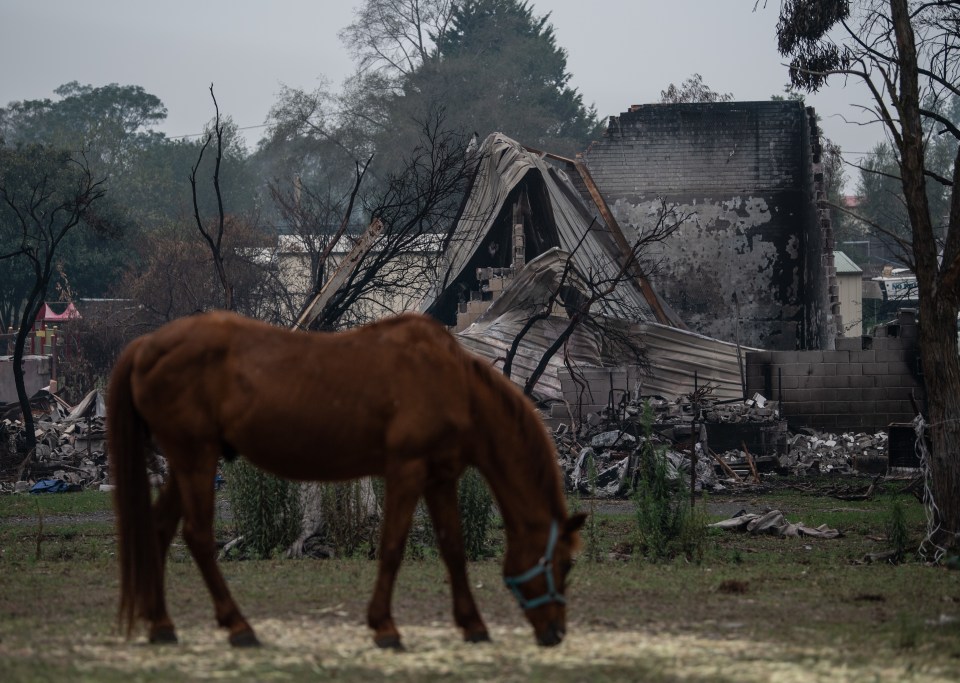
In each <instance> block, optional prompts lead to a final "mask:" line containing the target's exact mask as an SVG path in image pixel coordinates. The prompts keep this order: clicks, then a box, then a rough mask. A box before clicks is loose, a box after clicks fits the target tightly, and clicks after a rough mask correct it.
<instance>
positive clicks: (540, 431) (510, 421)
mask: <svg viewBox="0 0 960 683" xmlns="http://www.w3.org/2000/svg"><path fill="white" fill-rule="evenodd" d="M466 353H467V355H468V356H469V363H468V367H469V370H470V374H471V375H472V376H473V377H472V378H471V379H472V380H474V381H478V382H482V383H483V384H484V385H485V386H486V387H487V388H488V389H489V390H490V392H491V394H492V395H493V396H494V399H495V400H496V401H498V403H497V405H496V408H498V409H499V410H500V411H502V415H501V416H500V417H502V420H503V422H504V423H505V424H506V425H510V426H514V425H515V426H516V428H517V429H518V430H519V435H520V441H521V443H522V446H523V447H524V451H525V452H524V453H517V454H514V456H515V457H518V458H523V462H524V463H525V464H526V465H527V466H528V468H529V472H527V473H526V475H527V476H529V477H531V481H540V482H543V483H544V484H545V485H547V486H550V487H551V489H552V490H551V491H550V496H549V498H550V502H551V505H554V506H556V507H559V508H560V509H555V510H553V513H554V514H555V515H558V516H561V517H563V516H565V515H566V501H565V498H564V494H563V484H562V480H561V478H560V476H558V475H559V472H558V468H557V454H556V449H555V447H554V445H553V441H552V440H551V439H550V436H549V435H548V433H547V429H546V425H545V424H544V423H543V421H542V420H541V419H540V416H539V414H538V413H537V411H536V408H535V407H534V406H533V404H532V402H531V401H530V399H529V398H528V397H527V396H525V395H524V394H523V392H522V391H520V388H519V387H518V386H517V385H516V384H514V383H513V382H511V381H510V380H509V379H507V377H506V376H504V375H503V374H502V373H500V372H498V371H497V369H496V368H494V367H493V366H491V365H490V364H489V363H488V362H487V361H486V360H484V359H481V358H478V357H476V356H474V355H473V354H471V353H469V352H466ZM474 401H476V398H474ZM488 410H489V409H486V410H484V411H483V412H484V413H486V412H488ZM477 412H478V411H476V410H475V411H474V414H477ZM491 432H492V433H491V439H492V440H493V441H495V440H496V434H495V432H493V430H492V429H491ZM561 513H562V514H561Z"/></svg>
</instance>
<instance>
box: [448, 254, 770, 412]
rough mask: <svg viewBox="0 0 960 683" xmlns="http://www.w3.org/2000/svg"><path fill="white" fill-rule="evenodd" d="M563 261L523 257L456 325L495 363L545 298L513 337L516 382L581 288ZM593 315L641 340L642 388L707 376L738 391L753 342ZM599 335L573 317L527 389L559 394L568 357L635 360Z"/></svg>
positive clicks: (677, 385) (649, 390) (670, 391)
mask: <svg viewBox="0 0 960 683" xmlns="http://www.w3.org/2000/svg"><path fill="white" fill-rule="evenodd" d="M569 265H570V264H569V254H568V253H566V252H564V251H562V250H560V249H551V250H549V251H547V252H546V253H544V254H542V255H540V256H539V257H537V258H536V259H534V260H532V261H530V262H529V263H527V264H526V266H524V268H523V269H522V270H520V271H519V272H518V273H517V274H516V275H515V276H514V278H513V279H512V280H511V281H510V282H509V284H507V286H506V288H505V289H504V290H503V292H502V293H501V294H500V295H499V296H498V297H497V298H496V299H495V300H494V301H493V302H492V303H491V304H490V306H489V308H488V309H487V311H486V312H485V313H483V314H482V315H481V316H480V317H479V318H478V319H477V320H476V321H475V322H474V323H473V324H472V325H470V326H469V327H467V328H466V329H465V330H462V331H461V332H458V333H457V337H458V339H459V340H460V342H461V343H462V344H463V345H464V346H466V347H467V348H469V349H471V350H472V351H474V352H475V353H477V354H478V355H480V356H483V357H484V358H487V359H489V360H490V361H491V362H495V363H496V364H497V365H498V366H500V367H502V365H503V361H504V359H505V358H506V356H507V353H508V351H509V349H510V347H511V345H512V344H513V342H514V340H515V339H516V338H517V336H518V335H520V334H521V332H522V330H523V329H524V326H525V325H526V324H527V321H529V320H531V319H532V318H533V317H534V316H535V315H536V314H542V313H544V312H546V311H547V307H548V306H551V307H552V310H551V311H550V315H549V316H548V317H546V318H544V319H542V320H537V321H536V322H535V323H534V325H533V326H532V327H531V328H530V330H529V331H527V332H526V333H525V334H524V336H523V337H522V339H521V342H520V344H519V345H518V348H517V351H516V355H515V357H514V360H513V370H512V373H511V377H512V379H513V380H514V381H515V382H517V383H518V384H524V383H525V382H526V381H527V379H528V378H529V377H530V375H531V374H532V372H533V370H534V368H536V366H537V364H538V363H539V362H540V359H541V358H543V357H544V355H545V354H546V352H547V350H548V349H549V348H550V346H551V345H552V344H553V342H554V341H555V340H557V339H558V338H560V336H561V335H562V334H563V333H564V331H565V330H566V329H567V327H568V326H569V325H570V319H569V317H568V315H567V310H566V307H565V304H569V303H570V299H571V298H574V297H576V296H577V293H578V292H579V295H580V296H586V293H585V292H583V291H582V290H581V289H580V287H582V279H581V276H580V274H579V273H577V272H576V271H575V270H573V271H570V270H568V266H569ZM556 292H562V293H565V294H566V299H567V300H564V299H563V298H562V297H557V298H554V294H555V293H556ZM552 299H553V300H552ZM600 322H601V323H602V324H603V326H604V327H605V328H606V330H605V332H606V334H607V335H610V334H611V333H613V332H615V333H616V334H617V336H621V337H630V338H633V339H636V340H639V341H640V342H641V343H642V346H643V350H644V357H643V359H642V364H643V369H642V370H641V371H640V374H639V382H638V384H639V386H638V387H636V389H637V390H638V391H639V392H640V393H641V394H642V395H648V396H649V395H659V396H664V397H666V398H670V399H674V398H677V397H679V396H681V395H683V394H687V393H690V392H692V391H694V388H695V387H703V386H705V385H707V384H710V385H712V386H713V387H714V391H713V394H712V396H713V398H715V399H719V400H726V399H735V398H740V397H742V395H743V389H742V377H741V369H740V368H741V363H740V360H741V357H742V354H743V353H746V352H747V351H753V350H755V349H750V348H741V349H739V351H738V349H737V346H736V345H735V344H730V343H728V342H724V341H720V340H718V339H712V338H710V337H705V336H703V335H700V334H697V333H695V332H690V331H689V330H681V329H677V328H674V327H670V326H668V325H661V324H659V323H655V322H650V321H640V322H632V321H625V320H622V319H616V318H606V317H604V318H602V319H601V321H600ZM604 337H605V334H604V332H602V331H600V330H599V329H598V328H597V327H596V326H595V325H589V326H588V325H582V324H581V325H578V326H577V327H576V328H575V329H574V332H573V334H572V335H571V337H570V339H569V340H567V342H566V344H565V345H564V348H563V349H561V350H560V351H558V352H557V353H556V354H554V355H553V357H552V358H550V360H549V363H548V365H547V369H546V371H545V372H544V373H543V375H542V376H541V377H540V379H539V380H538V382H537V385H536V387H535V389H534V391H533V394H534V396H535V397H536V398H537V399H539V400H541V401H548V402H549V401H559V400H562V397H563V392H562V390H561V382H560V377H561V375H562V373H561V370H563V369H564V368H565V364H566V363H567V362H569V363H570V365H571V366H572V367H573V368H578V367H601V366H609V365H614V366H628V365H631V366H632V365H638V364H640V363H641V359H639V358H637V356H636V355H635V354H633V353H632V352H631V351H630V350H629V349H627V348H623V347H618V346H617V345H616V344H613V343H611V341H610V339H609V338H604Z"/></svg>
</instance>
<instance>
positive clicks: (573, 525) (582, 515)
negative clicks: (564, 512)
mask: <svg viewBox="0 0 960 683" xmlns="http://www.w3.org/2000/svg"><path fill="white" fill-rule="evenodd" d="M586 521H587V513H586V512H578V513H576V514H574V515H571V516H570V518H569V519H568V520H567V523H566V526H565V527H564V533H566V534H567V535H568V536H569V535H570V534H572V533H573V532H574V531H579V529H580V527H582V526H583V523H584V522H586Z"/></svg>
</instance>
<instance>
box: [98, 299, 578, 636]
mask: <svg viewBox="0 0 960 683" xmlns="http://www.w3.org/2000/svg"><path fill="white" fill-rule="evenodd" d="M107 432H108V439H109V454H110V462H111V466H112V473H113V482H114V484H115V486H116V488H115V490H114V504H115V508H116V517H117V528H118V535H119V557H120V578H121V581H120V619H121V622H122V623H123V624H124V625H125V627H126V631H127V634H128V635H129V634H130V632H131V631H132V629H133V626H134V623H135V621H136V620H137V618H138V617H142V618H144V619H145V620H146V621H147V622H148V623H149V638H150V641H151V642H175V641H176V634H175V631H174V627H173V622H172V621H171V620H170V617H169V615H168V613H167V607H166V600H165V597H164V569H165V564H166V557H167V551H168V549H169V547H170V542H171V540H172V539H173V536H174V534H175V533H176V530H177V526H178V525H179V523H180V521H181V519H182V520H183V537H184V539H185V541H186V544H187V547H188V548H189V549H190V552H191V554H192V555H193V559H194V560H195V561H196V563H197V565H198V566H199V568H200V572H201V573H202V575H203V578H204V581H205V582H206V585H207V588H208V589H209V591H210V593H211V595H212V597H213V603H214V611H215V614H216V619H217V622H218V623H219V624H220V625H221V626H223V627H224V628H226V629H228V630H229V633H230V643H231V644H233V645H238V646H242V645H256V644H257V642H258V641H257V638H256V636H255V635H254V632H253V629H252V628H251V627H250V625H249V624H248V623H247V621H246V619H244V617H243V616H242V615H241V613H240V610H239V608H238V607H237V604H236V603H235V602H234V600H233V598H232V597H231V596H230V591H229V590H228V588H227V584H226V582H225V581H224V578H223V575H222V574H221V573H220V569H219V567H218V566H217V562H216V545H215V543H214V535H213V513H214V485H213V484H214V477H215V475H216V469H217V461H218V460H219V458H220V457H221V456H225V457H227V458H232V457H235V456H236V455H238V454H240V455H242V456H243V457H244V458H246V459H247V460H249V461H250V462H251V463H253V464H254V465H256V466H257V467H260V468H262V469H263V470H265V471H268V472H271V473H273V474H276V475H278V476H281V477H286V478H290V479H298V480H324V481H335V480H345V479H353V478H356V477H364V476H378V477H383V479H384V480H385V482H386V486H385V490H386V493H385V500H384V515H383V527H382V537H381V541H380V562H379V571H378V575H377V582H376V586H375V587H374V591H373V597H372V598H371V600H370V604H369V608H368V612H367V623H368V624H369V625H370V627H371V628H372V629H373V630H374V640H375V642H376V644H377V645H379V646H381V647H397V648H399V647H401V645H400V634H399V632H398V631H397V628H396V626H395V625H394V622H393V617H392V615H391V610H390V602H391V595H392V593H393V585H394V580H395V578H396V574H397V570H398V568H399V566H400V561H401V558H402V556H403V549H404V545H405V543H406V538H407V533H408V531H409V529H410V523H411V519H412V516H413V513H414V509H415V507H416V504H417V501H418V500H419V498H420V497H421V496H423V497H424V498H425V499H426V503H427V508H428V510H429V512H430V517H431V519H432V521H433V525H434V529H435V531H436V537H437V540H438V543H439V546H440V552H441V555H442V557H443V559H444V562H445V563H446V565H447V569H448V571H449V574H450V584H451V587H452V592H453V616H454V620H455V621H456V623H457V625H458V626H460V628H461V629H462V630H463V635H464V638H465V639H466V640H468V641H474V642H476V641H484V640H488V639H489V636H488V634H487V628H486V626H485V625H484V623H483V620H482V619H481V617H480V614H479V612H478V611H477V606H476V604H475V603H474V600H473V596H472V595H471V593H470V588H469V584H468V581H467V574H466V563H465V560H464V552H463V540H462V535H461V529H460V518H459V513H458V509H457V488H456V485H457V480H458V478H459V477H460V475H461V473H462V472H463V470H464V468H465V467H467V466H468V465H472V466H474V467H476V468H477V469H478V470H479V471H480V472H481V474H482V475H483V476H484V477H485V478H486V480H487V482H488V483H489V485H490V488H491V490H492V491H493V493H494V496H495V497H496V499H497V502H498V504H499V507H500V511H501V514H502V515H503V520H504V526H505V529H506V537H507V551H506V556H505V558H504V563H503V570H504V577H505V581H506V582H507V585H508V587H509V588H510V589H511V591H512V592H513V593H514V594H515V595H516V596H517V599H518V600H519V601H520V605H521V608H523V609H524V610H525V613H526V616H527V618H528V620H529V621H530V623H531V625H532V626H533V628H534V631H535V633H536V637H537V641H538V642H539V643H540V644H541V645H555V644H556V643H559V642H560V640H561V639H562V638H563V635H564V632H565V629H566V614H565V599H564V597H563V593H564V582H565V578H566V575H567V572H568V571H569V569H570V565H571V554H572V552H573V551H574V550H575V548H576V546H577V543H578V529H579V528H580V526H581V525H582V524H583V520H584V517H583V516H582V515H574V516H572V517H568V515H567V509H566V504H565V500H564V496H563V489H562V486H561V476H560V471H559V467H558V465H557V461H556V456H555V452H554V448H553V444H552V442H551V440H550V439H549V437H548V435H547V433H546V430H545V429H544V426H543V424H542V422H541V421H540V419H539V418H538V416H537V414H536V412H535V411H534V409H533V407H532V406H531V405H530V403H529V402H528V400H527V399H526V398H525V397H524V396H523V395H522V394H521V393H520V392H519V391H518V390H517V389H516V388H515V387H514V385H513V384H512V383H511V382H510V381H509V380H507V379H506V378H504V377H503V375H502V374H500V373H498V372H497V371H496V370H494V369H493V368H491V367H490V366H489V365H488V364H486V363H485V362H484V361H482V360H480V359H478V358H476V357H474V356H473V355H471V354H470V353H468V352H467V351H465V350H464V349H463V348H462V347H460V345H459V344H458V343H457V341H456V340H455V339H454V338H453V336H452V335H450V334H449V333H448V332H447V331H446V330H445V329H444V328H443V327H442V326H441V325H439V324H438V323H436V322H434V321H432V320H430V319H428V318H425V317H422V316H419V315H404V316H400V317H397V318H392V319H388V320H384V321H382V322H378V323H375V324H373V325H369V326H367V327H362V328H357V329H354V330H351V331H347V332H340V333H308V332H293V331H288V330H283V329H280V328H277V327H273V326H270V325H267V324H264V323H261V322H256V321H253V320H248V319H245V318H242V317H239V316H237V315H233V314H230V313H224V312H216V313H209V314H206V315H200V316H195V317H190V318H183V319H181V320H177V321H175V322H172V323H170V324H168V325H166V326H164V327H162V328H160V329H159V330H157V331H155V332H153V333H151V334H148V335H145V336H143V337H140V338H139V339H136V340H135V341H133V342H132V343H131V344H130V345H129V346H128V347H127V348H126V350H125V351H124V352H123V354H122V355H121V356H120V359H119V360H118V361H117V365H116V367H115V368H114V371H113V375H112V377H111V380H110V389H109V394H108V419H107ZM151 436H152V438H153V440H154V442H155V444H156V445H157V446H158V447H159V448H160V449H161V451H162V452H163V453H164V455H165V456H166V459H167V465H168V469H169V477H168V478H167V481H166V483H165V485H164V486H163V487H162V488H161V490H160V492H159V495H158V496H157V497H156V500H155V501H154V502H153V503H152V507H151V502H150V489H149V484H148V480H147V469H146V463H147V456H146V447H147V446H148V444H149V440H150V438H151Z"/></svg>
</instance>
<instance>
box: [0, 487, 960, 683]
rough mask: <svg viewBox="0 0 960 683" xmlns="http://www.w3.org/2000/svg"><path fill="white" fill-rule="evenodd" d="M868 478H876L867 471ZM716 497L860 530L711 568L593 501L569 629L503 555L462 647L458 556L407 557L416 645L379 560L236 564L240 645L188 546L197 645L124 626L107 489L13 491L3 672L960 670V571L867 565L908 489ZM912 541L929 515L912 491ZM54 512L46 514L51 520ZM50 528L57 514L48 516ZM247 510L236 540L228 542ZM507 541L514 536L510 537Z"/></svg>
mask: <svg viewBox="0 0 960 683" xmlns="http://www.w3.org/2000/svg"><path fill="white" fill-rule="evenodd" d="M861 483H862V482H861ZM793 484H796V485H797V486H800V487H801V488H804V489H807V490H803V491H801V490H798V488H797V487H795V486H792V485H790V483H789V482H788V483H787V484H781V485H779V486H777V487H776V488H774V489H773V490H766V491H763V492H751V493H749V494H740V495H736V494H731V495H726V496H716V495H715V496H712V497H711V498H710V499H709V500H708V510H711V511H714V515H713V518H714V519H717V518H719V517H722V516H726V514H720V513H719V512H718V511H720V510H732V509H735V508H740V507H742V508H746V509H761V508H764V507H769V508H777V509H780V510H782V511H783V512H784V514H785V515H786V516H787V518H788V519H789V520H790V521H803V522H804V523H806V524H807V525H810V526H817V525H819V524H827V525H829V526H832V527H836V528H839V529H840V530H841V531H843V533H844V535H843V537H842V538H838V539H832V540H822V539H810V538H791V539H780V538H773V537H752V536H746V535H741V534H738V533H735V532H721V531H717V530H711V531H710V532H709V533H708V536H707V544H706V551H705V553H704V557H703V561H702V562H700V563H688V562H686V561H684V560H674V561H670V562H664V563H657V564H655V563H650V562H647V561H643V560H640V559H638V558H636V557H633V556H632V555H630V553H629V549H630V547H631V544H632V541H633V539H634V537H635V533H636V531H635V522H634V518H633V515H632V514H631V512H630V506H629V505H615V506H611V505H609V504H605V503H604V504H601V503H591V502H590V501H579V503H578V504H579V505H580V507H581V509H591V508H592V509H593V510H594V515H595V518H596V524H595V525H594V527H593V529H594V531H593V532H592V536H591V537H590V538H589V539H587V540H589V542H590V543H593V544H596V545H597V547H598V548H599V550H600V552H599V553H598V554H599V556H600V557H601V558H602V560H601V561H599V562H587V561H580V562H579V563H578V565H577V567H576V568H575V569H574V572H573V574H572V577H573V578H572V584H571V586H570V589H569V592H568V597H569V613H568V615H569V622H570V623H569V625H568V634H567V638H566V640H565V641H564V642H563V644H562V645H560V646H559V647H556V648H550V649H543V648H538V647H536V646H535V644H534V640H533V633H532V630H531V629H530V627H529V626H528V625H527V623H526V621H525V619H524V618H523V615H522V613H521V612H520V610H519V609H518V608H517V606H516V604H515V603H514V602H513V599H512V598H511V597H510V595H509V594H508V592H507V591H506V589H505V588H504V587H503V585H502V580H501V578H500V567H499V562H498V561H497V559H490V560H486V561H482V562H476V563H473V564H471V567H470V575H471V582H472V584H473V585H474V587H475V588H474V592H475V596H476V598H477V601H478V603H479V605H480V609H481V611H482V613H483V615H484V617H485V619H486V620H487V623H488V625H489V626H490V629H491V633H492V635H493V637H494V642H493V643H490V644H482V645H468V644H465V643H462V642H460V640H459V633H458V632H457V631H456V630H455V628H454V626H453V623H452V619H451V617H450V600H449V589H448V587H447V586H446V584H445V575H444V569H443V567H442V564H441V563H440V562H439V560H437V559H436V557H435V556H434V555H433V554H432V553H430V552H428V553H426V557H425V559H421V560H408V561H407V562H405V564H404V566H403V569H402V570H401V575H400V580H399V583H398V586H397V590H396V597H395V601H394V615H395V616H396V619H397V622H398V625H399V627H400V629H401V632H402V634H403V636H404V640H405V643H406V646H407V651H406V652H403V653H395V652H383V651H379V650H377V649H376V648H375V647H374V646H373V644H372V641H371V639H370V634H369V633H368V631H367V629H366V627H365V625H364V623H365V619H364V615H365V609H366V601H367V599H368V598H369V595H370V591H371V589H372V585H373V580H374V575H375V571H376V566H375V563H374V562H371V561H369V560H366V559H349V558H348V559H336V560H322V561H321V560H265V561H243V562H225V563H223V564H222V566H223V569H224V573H225V574H226V576H227V580H228V581H229V582H230V585H231V588H232V590H233V592H234V595H235V597H236V598H237V600H238V602H239V603H240V606H241V608H242V609H244V611H245V613H246V615H247V617H248V618H249V619H250V621H251V623H252V624H253V625H254V628H256V629H257V630H258V633H259V635H260V638H261V640H262V641H263V642H264V647H262V648H259V649H256V650H253V651H249V650H242V651H240V650H232V649H231V648H229V647H228V646H227V645H226V638H225V634H224V633H223V632H221V631H219V630H218V629H217V628H216V626H215V624H214V621H213V617H212V606H211V602H210V598H209V596H208V594H207V592H206V589H205V588H204V586H203V584H202V582H201V580H200V577H199V574H198V572H197V570H196V568H195V567H194V565H193V563H192V561H191V560H190V559H189V557H188V555H187V553H186V550H185V548H184V547H183V545H182V543H180V541H179V539H177V540H176V541H175V543H176V545H175V546H174V548H173V552H172V558H171V566H170V572H169V580H168V584H169V586H168V596H169V601H170V607H171V612H172V615H173V618H174V620H175V621H176V622H177V626H178V631H179V635H180V644H179V645H175V646H149V645H147V644H146V642H145V639H144V636H143V634H142V633H139V634H137V636H136V637H135V638H134V639H132V640H130V641H126V640H124V638H122V637H121V635H120V634H119V632H118V631H117V629H116V627H115V614H116V600H117V579H116V568H115V557H114V552H115V541H114V536H113V528H112V519H111V515H110V512H109V510H110V501H109V497H108V495H107V494H101V493H97V492H85V493H79V494H59V495H46V496H42V497H40V496H27V495H16V496H5V497H0V678H2V680H4V681H42V680H51V681H53V680H56V681H64V680H70V681H74V680H89V681H130V680H142V681H174V680H175V681H186V680H207V679H222V678H227V679H231V680H291V681H300V680H303V681H307V680H310V681H314V680H318V679H327V678H336V679H337V680H346V681H366V680H382V679H383V678H384V677H385V676H389V677H390V678H391V679H392V680H399V681H425V680H427V681H429V680H471V681H482V680H489V681H505V680H506V681H530V680H532V681H584V680H589V681H591V682H592V683H599V682H601V681H619V680H631V681H654V682H658V681H694V682H697V681H730V682H731V683H732V682H734V681H736V682H740V681H758V682H760V681H763V682H766V681H818V680H830V681H891V682H892V681H956V680H960V620H958V617H960V572H955V571H948V570H946V569H943V568H938V567H929V566H925V565H922V564H920V563H919V562H917V561H916V559H915V558H912V557H910V556H908V561H907V562H906V563H904V564H900V565H897V566H893V565H889V564H860V563H859V562H858V561H859V560H860V558H862V557H863V556H864V555H865V554H866V553H868V552H876V551H880V550H884V549H886V547H887V545H888V542H887V540H886V537H885V535H886V530H887V524H888V519H889V511H890V509H891V507H892V503H893V500H894V499H895V498H896V497H897V495H896V493H895V492H896V490H897V489H898V487H899V486H900V485H899V484H895V483H888V484H886V485H885V486H884V488H883V489H882V491H881V492H880V494H879V495H877V496H875V497H873V498H872V499H871V500H868V501H845V500H839V499H837V498H835V497H832V496H831V495H828V494H829V493H830V492H833V491H834V490H835V489H836V487H837V486H838V485H843V486H854V485H855V484H857V482H854V481H851V480H849V479H843V480H839V479H833V480H822V481H819V482H803V483H800V482H793ZM899 498H900V500H901V501H902V504H903V506H904V509H905V511H906V519H907V526H908V530H909V532H910V539H911V541H912V542H913V543H914V544H915V543H916V542H918V541H919V540H920V538H921V534H922V528H923V515H922V510H921V509H920V507H919V505H918V504H917V503H916V501H914V500H913V499H911V498H909V497H905V496H899ZM41 520H42V522H41ZM41 525H42V526H41ZM229 527H230V523H229V521H227V522H226V523H223V522H222V523H221V524H220V525H219V527H218V528H219V530H220V531H219V533H220V535H221V536H223V537H224V538H229V537H230V534H231V529H230V528H229ZM497 540H498V539H495V543H494V546H495V547H496V545H497V543H496V541H497Z"/></svg>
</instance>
